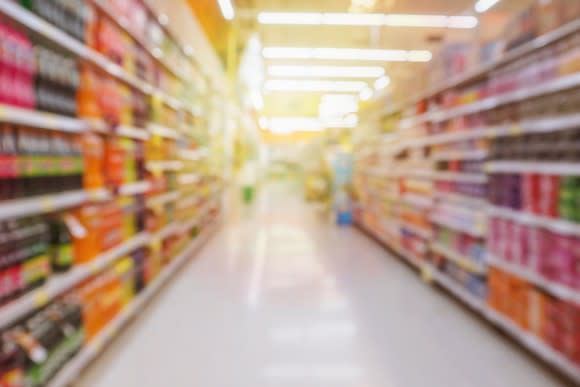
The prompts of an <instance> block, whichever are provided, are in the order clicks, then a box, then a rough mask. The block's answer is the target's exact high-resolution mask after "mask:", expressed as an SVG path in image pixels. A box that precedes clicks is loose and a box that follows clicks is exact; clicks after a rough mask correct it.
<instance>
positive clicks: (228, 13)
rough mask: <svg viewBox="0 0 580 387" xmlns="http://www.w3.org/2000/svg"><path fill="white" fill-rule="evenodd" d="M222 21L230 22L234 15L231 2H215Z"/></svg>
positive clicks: (221, 0) (227, 0) (220, 0)
mask: <svg viewBox="0 0 580 387" xmlns="http://www.w3.org/2000/svg"><path fill="white" fill-rule="evenodd" d="M217 1H218V5H219V6H220V11H221V12H222V15H223V17H224V19H226V20H232V19H233V18H234V16H235V15H236V12H235V10H234V6H233V4H232V0H217Z"/></svg>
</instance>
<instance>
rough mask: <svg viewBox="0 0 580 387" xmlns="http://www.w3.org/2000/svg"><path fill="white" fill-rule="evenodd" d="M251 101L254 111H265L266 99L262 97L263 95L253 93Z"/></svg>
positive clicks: (256, 92)
mask: <svg viewBox="0 0 580 387" xmlns="http://www.w3.org/2000/svg"><path fill="white" fill-rule="evenodd" d="M250 101H251V104H252V107H253V108H254V109H256V110H258V111H260V110H262V109H264V97H262V93H260V92H258V91H253V92H252V93H251V95H250Z"/></svg>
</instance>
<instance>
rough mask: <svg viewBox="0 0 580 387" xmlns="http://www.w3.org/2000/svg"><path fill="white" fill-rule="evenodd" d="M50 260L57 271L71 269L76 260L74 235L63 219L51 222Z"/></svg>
mask: <svg viewBox="0 0 580 387" xmlns="http://www.w3.org/2000/svg"><path fill="white" fill-rule="evenodd" d="M50 262H51V265H52V269H53V270H54V271H56V272H65V271H67V270H69V269H70V268H71V267H72V265H73V262H74V253H73V245H72V237H71V235H70V233H69V231H68V228H67V226H66V225H65V223H64V222H63V221H62V220H61V219H55V220H53V221H52V222H51V224H50Z"/></svg>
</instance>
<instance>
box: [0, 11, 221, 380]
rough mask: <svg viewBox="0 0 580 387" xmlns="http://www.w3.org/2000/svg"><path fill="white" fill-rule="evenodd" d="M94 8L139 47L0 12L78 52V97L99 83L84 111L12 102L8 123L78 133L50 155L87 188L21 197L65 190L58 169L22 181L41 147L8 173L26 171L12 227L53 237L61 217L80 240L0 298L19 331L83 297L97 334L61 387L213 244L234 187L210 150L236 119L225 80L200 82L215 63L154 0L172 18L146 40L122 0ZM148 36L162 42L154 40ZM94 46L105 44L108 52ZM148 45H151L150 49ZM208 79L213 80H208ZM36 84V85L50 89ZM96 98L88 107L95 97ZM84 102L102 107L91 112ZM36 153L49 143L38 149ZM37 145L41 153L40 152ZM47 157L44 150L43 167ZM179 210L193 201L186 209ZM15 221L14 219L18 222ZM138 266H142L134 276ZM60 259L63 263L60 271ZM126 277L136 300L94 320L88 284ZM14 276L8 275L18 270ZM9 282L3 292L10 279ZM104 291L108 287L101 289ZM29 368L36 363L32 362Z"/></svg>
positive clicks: (15, 192)
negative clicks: (206, 63)
mask: <svg viewBox="0 0 580 387" xmlns="http://www.w3.org/2000/svg"><path fill="white" fill-rule="evenodd" d="M47 3H48V1H47ZM109 4H110V6H109ZM48 5H50V4H48ZM87 5H88V6H89V7H93V6H94V7H95V8H94V10H95V14H94V16H95V20H98V21H99V28H101V27H102V25H101V24H100V23H109V22H112V27H110V28H113V29H117V28H118V29H119V30H118V31H116V32H117V35H118V36H119V37H122V40H123V42H122V45H121V46H122V47H124V48H127V49H128V51H127V55H126V58H122V59H119V58H117V57H116V56H115V55H114V54H112V53H110V52H107V51H106V50H103V49H102V48H101V47H99V46H97V45H96V44H93V43H94V42H93V40H95V39H96V38H97V34H100V33H102V31H99V30H98V28H97V27H95V29H94V31H93V30H92V29H91V32H88V30H89V29H87V31H85V34H86V35H87V36H86V39H82V40H81V39H80V38H77V37H73V35H69V34H68V33H67V32H65V31H66V30H67V26H61V25H56V24H52V23H51V22H49V21H47V20H48V19H51V17H50V16H49V15H44V17H46V18H47V20H45V19H43V18H42V17H41V16H39V15H37V14H35V13H33V12H32V11H31V10H29V9H27V8H25V7H24V6H22V5H21V4H19V2H13V1H0V15H1V16H2V18H3V20H2V21H0V23H3V22H4V21H7V22H8V21H9V24H10V26H9V27H7V28H13V29H14V30H15V33H19V34H20V33H21V34H22V37H23V41H26V42H25V43H26V44H30V45H40V46H43V47H44V48H46V49H47V50H53V51H54V52H58V55H61V56H62V57H63V58H65V59H66V60H70V62H71V63H72V65H73V67H74V66H76V69H75V71H77V74H76V75H78V78H79V82H78V83H77V84H75V83H74V82H71V84H74V86H71V87H70V88H71V95H74V97H71V98H72V99H75V98H78V99H81V95H82V96H83V97H82V98H84V97H85V94H90V95H89V96H87V98H88V99H89V100H90V101H89V102H87V101H85V100H84V99H83V101H82V102H81V101H79V100H75V102H76V104H75V107H74V109H71V111H70V112H68V111H67V113H65V114H69V115H70V116H65V115H60V114H53V113H48V112H44V111H40V110H31V109H24V108H20V107H14V106H10V105H6V104H0V123H2V124H4V123H7V124H10V129H9V130H11V131H12V130H14V131H15V136H16V131H19V132H18V135H20V134H21V131H26V132H27V133H28V132H31V133H35V134H36V132H35V131H36V130H38V133H42V135H40V134H39V135H37V136H38V139H39V140H37V141H40V140H42V141H48V140H47V139H50V141H55V142H57V140H60V139H61V138H64V139H65V140H66V141H70V143H71V144H74V146H73V145H71V146H70V149H67V150H66V151H63V150H62V149H61V148H62V147H63V146H62V145H61V144H60V143H58V144H57V145H58V146H60V148H58V149H59V152H61V153H58V152H55V153H56V154H55V155H53V154H52V153H51V154H50V157H51V158H50V159H49V158H48V157H47V161H46V163H47V164H49V163H50V165H51V167H52V168H53V169H54V170H56V171H58V173H62V176H61V175H58V174H57V173H55V175H57V176H58V178H63V181H64V183H66V184H67V185H66V187H77V186H78V187H79V188H78V189H76V188H75V189H70V190H67V191H63V192H57V193H53V194H49V195H42V196H32V197H24V198H20V197H19V195H22V196H26V195H33V194H34V193H35V192H52V191H55V190H58V187H59V186H58V185H57V184H56V183H57V182H54V183H55V184H53V182H52V181H50V184H48V182H47V179H50V178H51V176H44V175H42V176H40V177H42V178H43V180H42V181H40V182H39V183H38V182H35V183H37V184H47V185H48V186H49V187H48V189H46V190H44V189H43V190H29V191H30V193H29V192H28V191H27V189H28V186H29V185H30V182H29V181H19V180H18V179H20V180H24V179H28V178H36V177H38V176H36V175H35V174H34V173H35V172H36V171H33V172H30V171H29V170H27V169H21V165H24V166H25V167H28V168H29V169H30V168H32V167H29V166H28V165H27V163H29V159H26V158H24V157H25V156H26V157H27V156H29V155H28V154H26V155H24V156H22V155H21V154H19V153H18V152H19V151H20V149H19V148H16V147H15V152H16V153H17V154H16V157H17V159H16V162H15V163H14V165H15V166H14V171H12V170H10V171H9V173H12V174H10V175H3V177H2V179H8V178H10V179H12V178H14V182H15V184H14V185H15V187H14V189H12V187H10V190H7V192H4V191H3V192H2V194H3V195H6V197H16V199H14V200H0V222H3V224H2V225H0V226H2V227H3V228H2V232H3V231H4V228H7V227H8V226H7V225H8V224H12V223H14V224H15V225H16V224H17V222H21V223H22V224H23V225H24V226H22V225H20V224H18V227H26V225H28V223H27V222H30V223H31V224H33V225H34V226H35V227H36V226H38V227H37V229H39V228H40V227H39V226H42V230H46V233H47V235H48V233H52V232H54V230H53V228H55V227H59V229H60V228H61V227H62V229H63V230H65V231H63V233H65V234H63V235H65V236H67V237H68V239H66V238H65V239H66V240H68V242H66V246H64V247H66V248H67V250H66V251H67V252H68V251H70V252H71V253H68V254H70V255H72V258H71V263H70V265H69V266H67V267H64V268H62V269H61V268H57V267H56V265H55V264H54V261H51V259H52V258H51V257H49V254H48V252H44V251H43V255H39V257H32V258H34V259H38V260H39V261H40V260H42V262H40V264H43V265H45V266H47V267H46V268H45V269H46V270H45V271H46V273H43V275H44V276H45V277H42V279H41V280H39V281H37V282H36V283H34V284H33V283H30V284H28V283H25V284H23V287H22V288H21V289H18V290H17V291H13V292H12V293H7V294H4V293H0V297H5V298H3V299H2V301H3V304H2V305H1V306H0V330H2V331H3V332H5V331H6V332H7V331H8V330H11V329H15V328H16V327H19V326H20V325H22V324H25V323H26V321H27V320H28V319H30V318H31V317H33V316H40V315H42V313H44V312H45V311H46V310H48V308H51V307H59V305H61V304H62V305H64V304H65V303H70V304H67V305H72V304H74V306H75V307H80V308H81V309H82V313H81V314H82V318H81V320H82V321H81V323H80V324H81V325H82V326H83V328H84V329H85V334H86V335H87V336H86V338H87V340H89V337H90V336H88V331H89V330H90V329H91V328H92V329H93V331H92V333H93V334H95V336H94V338H92V339H91V340H90V341H88V343H87V344H84V345H83V346H82V347H81V348H80V352H79V353H78V354H77V355H75V356H74V357H73V358H72V359H70V360H68V361H67V362H66V363H63V364H59V365H58V367H62V368H60V371H59V372H58V373H57V375H56V376H55V377H54V378H53V379H52V380H51V381H50V382H49V383H48V385H50V386H67V385H70V384H71V383H72V382H73V381H74V380H75V378H76V377H78V375H79V373H80V372H81V371H82V370H83V369H84V368H85V367H86V366H88V365H89V364H90V362H91V361H92V360H94V359H95V358H96V357H97V356H98V354H100V353H101V352H102V351H103V350H104V349H105V347H106V346H107V345H108V343H109V342H110V341H111V340H113V339H114V337H115V336H116V335H117V333H118V332H119V331H120V329H122V328H123V326H125V325H126V324H127V323H128V322H129V321H130V320H131V319H133V318H135V317H137V316H138V315H139V314H140V313H141V312H142V309H143V308H144V307H145V305H146V304H147V303H148V302H149V301H150V300H151V299H152V297H153V296H154V295H155V294H156V293H158V292H159V290H160V289H161V287H162V286H163V285H164V284H165V283H167V282H168V281H169V280H170V279H171V278H172V277H173V276H174V275H175V273H176V272H177V271H178V270H179V268H180V267H181V266H182V265H183V264H184V263H185V262H187V261H188V260H189V259H190V258H191V257H192V255H194V254H195V253H196V252H197V251H198V250H199V249H200V248H201V247H202V245H203V244H204V243H205V242H207V240H208V239H209V238H210V237H211V235H212V234H213V233H214V231H215V230H216V229H217V227H218V226H219V223H220V216H221V212H222V208H221V207H222V197H221V193H222V190H223V189H224V188H225V186H224V185H223V183H222V182H221V179H220V178H219V175H220V169H219V168H220V167H222V165H218V164H217V163H215V164H214V160H213V159H214V158H215V156H216V155H213V154H212V157H211V158H210V157H208V156H209V152H210V149H214V148H215V147H212V142H211V141H212V137H211V136H212V134H211V133H210V128H212V133H213V131H214V130H215V129H216V128H217V129H220V128H219V127H218V126H221V125H223V122H221V120H222V117H221V116H222V115H223V114H222V113H223V112H222V109H223V106H218V103H219V104H222V103H224V104H225V103H227V101H222V99H225V98H226V97H225V96H224V95H225V93H223V91H220V94H219V95H216V96H214V95H210V93H214V92H215V90H213V89H210V88H207V90H206V91H204V93H205V94H207V95H201V94H202V93H201V92H200V91H199V90H197V88H195V87H192V86H191V84H192V82H193V79H194V73H195V74H196V75H197V74H199V73H205V71H202V70H200V69H199V67H200V66H202V65H203V64H202V62H201V61H200V60H199V58H195V57H193V55H192V53H186V52H185V51H184V48H183V44H182V43H181V42H180V41H179V40H177V39H176V38H175V36H173V35H172V34H171V33H170V31H169V30H168V28H167V27H166V26H163V25H161V24H160V23H159V20H158V17H157V15H155V13H154V12H153V11H152V9H151V8H150V7H149V5H148V3H147V2H146V1H143V2H142V4H141V6H143V7H144V8H145V9H146V12H147V13H148V16H147V17H148V18H149V20H148V22H151V23H153V24H156V23H159V26H158V27H159V28H160V29H161V31H162V34H161V35H162V36H155V37H150V36H149V35H145V34H143V36H142V37H141V36H140V35H139V33H135V31H132V30H131V28H130V25H131V21H130V20H128V18H127V19H125V18H123V17H120V15H117V14H116V13H115V11H114V10H113V9H112V8H110V7H113V6H114V5H113V3H108V2H106V1H104V0H87ZM134 6H136V5H134ZM71 17H72V16H71ZM3 25H4V24H3ZM149 27H151V26H148V28H149ZM109 33H110V31H109ZM89 34H94V35H95V36H92V35H91V36H90V37H91V38H94V39H89V38H88V36H89ZM111 36H112V37H111ZM145 36H147V37H145ZM114 38H115V34H112V35H109V36H107V40H108V42H109V43H111V40H114ZM149 38H150V39H149ZM149 40H151V42H152V43H148V41H149ZM85 42H86V43H85ZM153 42H155V43H153ZM156 45H159V47H155V46H156ZM93 47H98V50H99V51H97V48H93ZM117 48H118V47H117ZM172 49H175V50H173V51H172ZM142 53H143V56H140V55H141V54H142ZM123 54H125V53H123ZM123 56H125V55H123ZM123 59H125V63H123ZM173 59H177V60H173ZM139 60H141V62H139ZM121 63H122V65H121ZM143 63H145V64H144V65H143ZM138 65H142V66H141V67H139V66H138ZM23 66H24V65H23ZM18 70H20V69H18ZM85 71H86V72H85ZM36 75H37V74H36V73H35V74H34V76H36ZM202 78H203V77H202ZM202 81H203V82H206V81H207V80H206V79H205V78H203V79H202ZM51 82H54V80H51ZM104 84H105V86H106V87H104V86H103V85H104ZM58 86H59V87H61V86H62V85H60V84H59V85H58ZM83 86H85V87H86V88H82V87H83ZM52 87H54V85H52ZM67 87H68V85H67ZM31 88H32V91H31V92H32V93H37V92H38V91H37V90H35V89H34V88H33V87H32V86H31ZM104 88H106V89H107V90H106V92H108V93H111V94H113V95H112V99H114V98H115V97H120V98H119V99H117V100H114V101H113V102H112V103H113V104H115V108H116V109H117V108H118V110H115V109H113V110H115V111H114V112H111V111H110V110H107V108H108V107H107V106H106V105H107V102H109V101H108V100H107V99H108V98H109V97H110V95H107V96H106V97H104V98H102V99H99V98H96V97H95V96H97V95H99V93H103V89H104ZM79 91H82V93H79ZM8 100H9V99H7V101H8ZM200 101H201V104H200ZM83 102H86V104H84V105H83ZM35 103H38V101H33V102H32V103H30V104H24V103H23V104H22V106H33V105H34V104H35ZM81 105H82V106H84V107H85V108H86V107H87V106H85V105H88V106H89V107H88V108H86V109H82V108H81ZM109 108H110V106H109ZM46 109H51V108H50V107H47V108H46ZM54 111H58V110H54ZM63 111H64V110H63ZM218 113H219V114H218ZM202 116H203V117H209V118H207V119H206V118H202ZM89 117H90V118H89ZM2 129H4V128H2ZM69 139H70V140H69ZM65 140H62V141H63V142H64V141H65ZM55 147H56V146H55ZM88 150H90V151H91V152H93V151H94V152H93V153H91V152H89V151H88ZM32 152H39V151H37V150H34V148H33V151H32ZM43 152H44V151H43ZM67 152H68V153H67ZM63 153H64V154H65V156H63V155H62V154H63ZM69 153H70V154H73V156H69ZM32 156H37V155H36V154H34V153H33V154H32ZM42 156H44V154H43V155H42ZM20 157H23V158H22V159H20ZM73 157H75V158H74V160H73ZM21 160H23V162H22V163H21ZM79 160H82V163H81V162H79ZM33 161H34V163H30V164H33V167H36V164H35V163H36V162H37V161H38V160H35V159H33ZM41 162H44V159H42V160H40V162H38V164H39V165H40V164H41ZM72 162H75V163H77V162H79V164H82V165H83V168H82V170H80V171H79V172H78V175H76V174H75V175H74V176H68V175H65V173H72V172H71V170H72V168H71V167H68V165H67V166H65V167H61V164H65V163H72ZM221 162H223V160H222V161H220V163H221ZM52 164H55V165H56V166H52ZM75 165H76V164H75ZM10 167H12V165H10ZM67 168H68V169H67ZM79 169H80V167H79ZM63 171H64V172H63ZM76 172H77V171H76V170H75V171H74V173H76ZM71 177H74V181H72V180H73V179H72V178H71ZM65 178H66V179H68V180H65ZM69 180H71V182H70V185H68V184H69ZM180 182H181V184H180ZM2 183H4V182H2ZM11 183H12V182H11ZM53 185H54V187H53ZM63 187H64V184H63ZM83 187H91V188H83ZM93 187H96V188H93ZM8 191H9V192H8ZM20 192H23V193H22V194H21V193H20ZM177 208H179V209H180V210H179V211H176V209H177ZM101 214H102V216H101ZM8 220H9V221H10V222H5V221H8ZM34 222H38V223H34ZM11 227H12V226H11ZM14 227H16V226H14ZM59 232H60V231H59ZM91 233H92V234H91ZM87 236H91V238H88V237H87ZM45 237H46V239H47V243H46V249H47V251H48V246H49V245H51V246H52V245H53V244H55V242H54V241H53V238H54V237H53V236H52V234H51V235H50V242H48V239H49V238H48V237H47V236H46V235H42V238H45ZM93 237H94V238H93ZM93 239H94V240H93ZM81 242H82V243H81ZM35 243H37V241H35ZM59 243H64V242H60V241H59ZM58 246H59V247H60V244H59V245H58ZM35 247H36V246H35ZM38 249H41V248H40V247H38ZM59 251H60V250H59ZM85 254H86V255H85ZM91 257H92V258H91ZM26 259H28V260H32V259H31V258H26ZM37 265H39V264H38V263H37ZM22 266H24V265H22ZM52 266H54V268H53V267H52ZM127 267H132V268H134V269H132V270H131V271H129V272H128V274H127V275H126V277H122V272H123V270H125V268H127ZM2 269H4V268H2ZM22 270H24V269H22ZM57 270H62V271H63V272H62V273H56V271H57ZM37 271H38V270H37ZM0 274H2V275H5V273H0ZM22 276H23V277H24V274H23V275H22ZM113 277H114V279H115V281H116V283H117V284H119V286H124V289H123V290H122V291H119V292H117V293H116V294H115V295H114V296H115V297H118V298H120V297H121V296H122V297H125V299H124V300H120V299H119V300H115V302H117V301H118V302H119V304H121V303H122V302H125V301H127V300H131V301H130V304H128V306H127V307H126V308H124V309H123V310H122V311H120V312H118V311H115V310H112V311H108V312H107V313H109V315H108V316H107V320H106V321H108V324H105V322H106V321H105V320H103V321H100V322H97V323H96V324H97V328H96V329H95V321H92V323H91V321H90V318H91V317H88V314H89V311H88V310H89V309H90V308H93V307H95V306H94V305H93V304H99V303H97V302H94V298H93V299H91V298H90V297H92V296H91V295H89V296H87V294H85V293H84V292H86V291H87V287H88V286H96V287H99V286H102V283H103V282H106V281H110V280H111V278H113ZM128 277H131V281H129V280H128ZM1 279H2V281H3V283H4V282H5V276H4V277H2V278H1ZM22 282H24V280H22ZM95 283H96V284H95ZM24 285H26V286H24ZM6 288H7V289H8V286H6ZM129 288H130V290H128V289H129ZM100 290H102V289H100ZM1 291H2V292H4V291H5V290H4V288H3V289H2V290H1ZM121 293H123V294H122V295H121ZM95 294H96V296H95V297H98V296H99V295H100V294H101V293H99V292H97V293H95ZM85 296H87V297H88V298H85ZM98 307H99V306H97V308H98ZM93 312H94V311H93ZM116 312H118V313H116ZM95 314H96V315H97V316H98V317H99V319H100V316H101V315H100V314H99V313H98V312H97V313H95ZM109 318H110V319H109ZM75 328H76V327H75ZM50 350H53V348H50ZM51 366H52V364H51ZM22 367H23V369H24V367H25V366H24V365H23V366H22Z"/></svg>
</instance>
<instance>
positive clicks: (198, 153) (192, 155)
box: [179, 148, 208, 161]
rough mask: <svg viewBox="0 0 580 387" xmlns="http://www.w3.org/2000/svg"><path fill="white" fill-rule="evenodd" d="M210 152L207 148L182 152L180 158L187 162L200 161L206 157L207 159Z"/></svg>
mask: <svg viewBox="0 0 580 387" xmlns="http://www.w3.org/2000/svg"><path fill="white" fill-rule="evenodd" d="M207 154H208V151H207V149H205V148H202V149H197V150H181V151H180V152H179V157H180V158H181V159H183V160H187V161H199V160H201V159H203V158H204V157H207Z"/></svg>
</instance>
